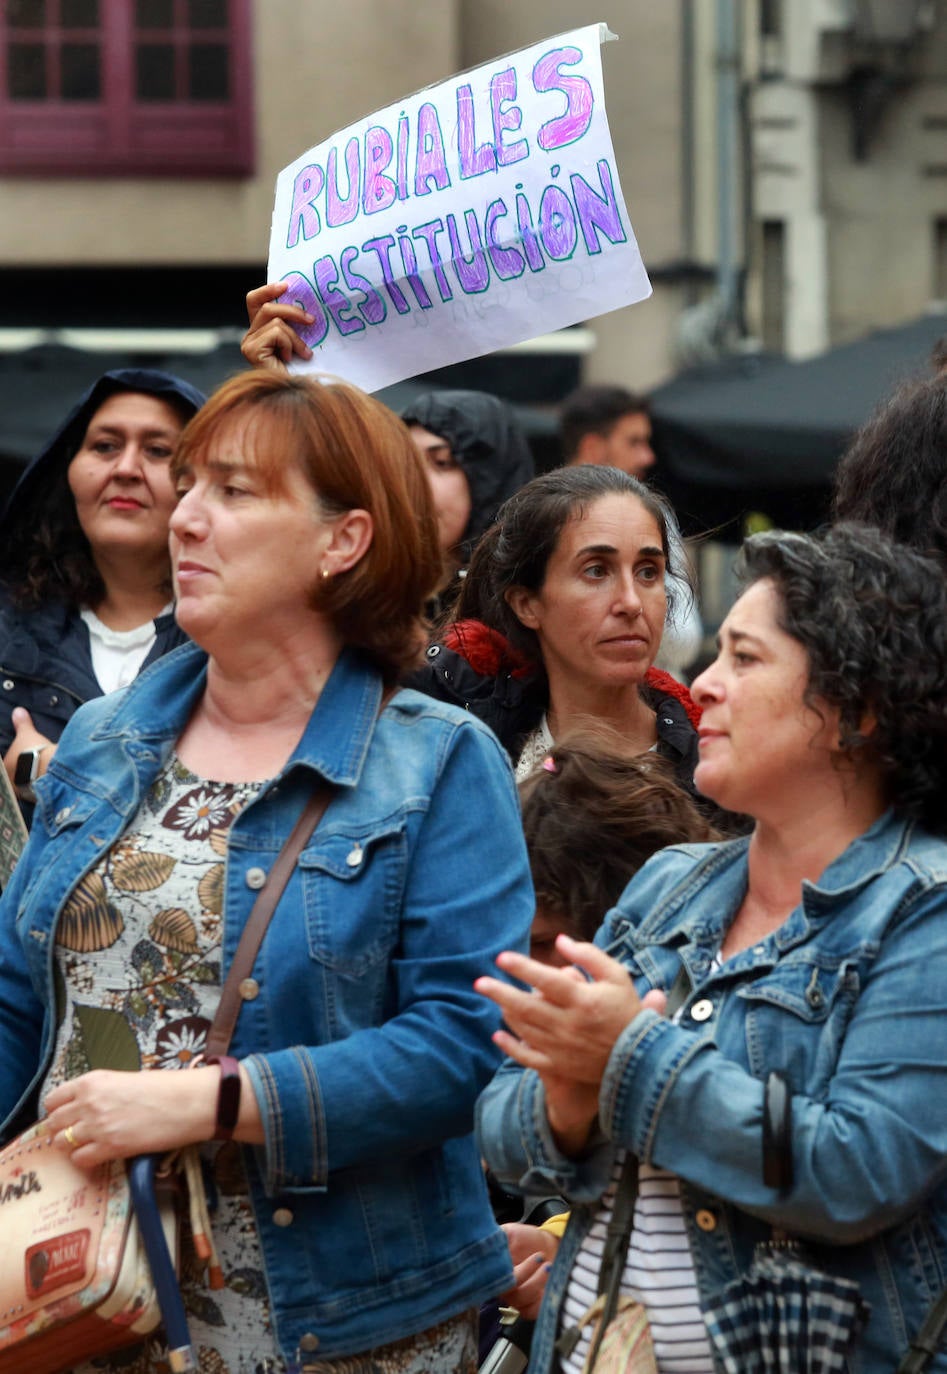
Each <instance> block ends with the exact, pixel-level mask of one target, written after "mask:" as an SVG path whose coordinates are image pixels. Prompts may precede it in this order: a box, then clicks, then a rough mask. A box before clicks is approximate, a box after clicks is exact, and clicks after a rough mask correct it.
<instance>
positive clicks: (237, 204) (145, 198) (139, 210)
mask: <svg viewBox="0 0 947 1374" xmlns="http://www.w3.org/2000/svg"><path fill="white" fill-rule="evenodd" d="M253 11H254V37H253V57H254V84H255V106H256V139H257V162H256V171H255V174H254V175H253V176H252V177H250V178H247V179H231V178H221V179H216V180H208V179H205V178H196V179H192V180H187V179H179V180H176V179H171V178H164V177H154V178H147V179H139V180H129V179H123V178H110V179H103V180H101V181H99V180H94V179H90V178H73V179H66V178H27V177H21V178H12V177H8V178H0V205H2V211H0V266H11V265H24V266H26V265H30V266H37V265H43V264H46V263H55V264H56V265H62V264H64V263H70V264H73V265H82V266H98V265H103V264H114V265H136V264H150V265H164V264H174V263H182V264H183V263H187V264H191V265H193V264H203V263H208V264H227V263H245V262H253V261H262V260H265V258H266V252H267V244H268V240H269V227H270V213H271V210H272V205H273V185H274V182H275V179H276V174H277V172H278V171H279V170H280V168H281V167H284V166H285V165H286V163H288V162H290V161H291V160H292V159H293V158H294V157H295V156H297V154H299V153H300V152H302V151H303V150H304V149H305V148H308V147H311V146H312V144H314V143H317V142H319V141H320V140H321V139H322V138H325V137H328V136H329V135H330V134H331V133H332V132H333V131H334V130H335V129H337V128H340V127H343V126H344V125H345V124H347V123H350V122H351V121H352V120H353V119H357V118H358V117H359V116H361V115H364V114H368V113H369V112H370V111H371V110H373V109H376V108H378V107H379V106H380V105H384V104H386V103H388V102H389V101H393V100H397V99H398V97H399V96H400V95H402V94H404V92H405V91H411V90H414V89H416V88H417V87H419V86H423V85H426V84H428V83H429V82H432V81H437V80H439V79H440V78H441V77H442V76H444V75H446V74H448V73H449V72H451V71H453V70H454V69H455V68H456V65H457V61H458V49H457V14H456V6H455V5H454V4H453V3H441V0H410V3H405V4H402V3H396V4H393V3H391V0H343V3H339V4H330V3H328V2H327V0H255V3H254V6H253Z"/></svg>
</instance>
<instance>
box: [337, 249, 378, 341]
mask: <svg viewBox="0 0 947 1374" xmlns="http://www.w3.org/2000/svg"><path fill="white" fill-rule="evenodd" d="M357 257H358V249H357V248H355V247H349V248H343V249H342V252H341V253H340V254H339V266H340V267H341V269H342V279H343V281H344V282H345V284H346V286H347V287H348V289H349V290H350V291H361V293H362V295H363V296H364V297H365V299H364V300H363V301H362V302H361V304H360V305H359V307H358V311H359V314H360V315H361V316H362V318H363V319H366V320H367V321H368V323H369V324H381V322H382V320H383V319H384V318H385V316H386V315H387V314H388V307H387V305H385V298H384V296H380V295H379V294H378V292H377V291H376V290H375V288H374V286H372V284H371V282H370V281H369V280H368V278H367V277H363V276H362V275H361V274H360V273H358V272H353V271H352V263H353V262H354V261H355V259H356V258H357Z"/></svg>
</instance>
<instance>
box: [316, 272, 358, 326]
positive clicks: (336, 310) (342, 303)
mask: <svg viewBox="0 0 947 1374" xmlns="http://www.w3.org/2000/svg"><path fill="white" fill-rule="evenodd" d="M312 270H313V275H314V276H315V279H316V290H317V291H318V292H319V295H320V297H321V299H322V302H323V304H324V305H325V307H326V309H327V310H328V312H329V314H330V315H331V316H332V318H333V320H335V327H336V329H338V331H339V333H340V334H357V333H358V332H359V330H361V329H364V328H365V322H364V321H363V320H356V319H353V318H352V316H351V314H346V313H345V312H346V311H351V309H352V303H351V301H350V300H349V298H348V297H347V296H343V294H342V292H341V291H340V290H339V289H338V287H339V269H338V267H336V265H335V260H334V259H333V258H331V257H328V256H326V257H324V258H319V259H318V260H317V261H316V262H314V263H313V265H312Z"/></svg>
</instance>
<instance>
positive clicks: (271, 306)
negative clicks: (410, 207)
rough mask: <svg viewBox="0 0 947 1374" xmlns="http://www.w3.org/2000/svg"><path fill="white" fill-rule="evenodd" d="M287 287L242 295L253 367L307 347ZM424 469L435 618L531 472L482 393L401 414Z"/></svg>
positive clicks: (515, 433)
mask: <svg viewBox="0 0 947 1374" xmlns="http://www.w3.org/2000/svg"><path fill="white" fill-rule="evenodd" d="M285 293H286V284H285V282H270V283H267V284H266V285H265V286H259V287H257V288H256V289H255V290H253V291H251V292H249V293H248V295H247V316H248V319H249V328H248V330H247V333H246V334H245V335H244V338H243V342H242V344H241V350H242V352H243V356H244V357H245V358H246V360H247V362H248V363H251V364H252V366H254V367H262V368H264V369H267V370H269V371H276V372H285V371H286V369H287V366H288V364H289V363H290V362H291V361H293V359H300V360H308V359H309V358H311V357H312V350H311V349H310V348H309V346H308V344H306V343H305V341H304V339H303V338H302V337H301V334H300V332H299V331H300V330H303V331H304V330H305V327H306V325H307V324H309V323H311V316H309V315H308V314H307V312H306V311H305V310H304V309H303V308H302V307H301V306H299V305H294V304H292V303H290V302H287V301H284V300H283V299H282V298H283V297H284V296H285ZM402 419H403V420H404V422H405V424H406V425H407V426H408V428H409V430H410V431H411V437H412V439H413V440H414V442H415V444H416V445H417V447H418V450H419V451H420V453H421V455H422V457H423V458H424V462H425V465H426V468H427V473H428V479H429V481H430V484H431V493H432V495H433V497H434V508H435V511H436V513H437V524H438V533H439V538H440V543H441V552H442V554H443V556H444V574H443V577H442V581H441V585H440V587H439V588H438V591H437V596H436V598H435V599H434V600H433V601H432V604H431V606H430V607H429V608H428V609H429V614H430V617H431V618H432V619H434V620H437V619H439V618H440V616H441V615H442V613H443V612H444V611H446V610H447V609H448V608H449V606H450V604H451V602H452V601H453V599H454V598H455V596H456V593H457V585H458V575H459V574H462V573H463V570H464V569H465V568H466V566H467V563H468V561H469V559H470V554H471V552H472V550H473V547H474V545H475V543H476V542H477V540H478V539H479V537H480V535H481V534H482V533H483V532H484V530H485V529H486V528H487V527H488V525H490V524H492V522H493V520H494V518H495V517H496V513H497V511H498V510H499V508H500V506H501V505H502V504H503V502H504V501H505V500H506V499H507V498H508V497H509V496H512V495H513V493H514V492H516V491H519V489H520V487H522V486H523V485H524V484H525V483H526V482H528V481H529V479H530V478H531V477H532V475H533V457H532V454H531V452H530V449H529V445H528V444H527V442H526V437H525V435H524V434H523V431H522V429H521V428H520V425H519V423H518V421H517V419H516V416H515V415H514V413H513V409H512V407H511V406H510V405H508V404H507V403H506V401H502V400H500V398H499V397H498V396H491V395H490V394H489V393H488V392H484V391H455V390H444V391H429V392H425V393H423V394H422V395H420V396H417V397H416V398H415V399H414V400H413V401H412V402H411V403H410V404H409V405H408V406H407V408H406V409H405V410H404V412H403V413H402Z"/></svg>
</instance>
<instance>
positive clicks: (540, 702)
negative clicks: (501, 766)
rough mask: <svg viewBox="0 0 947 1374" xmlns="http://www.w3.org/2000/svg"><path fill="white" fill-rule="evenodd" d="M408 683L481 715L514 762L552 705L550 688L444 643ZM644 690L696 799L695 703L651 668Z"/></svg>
mask: <svg viewBox="0 0 947 1374" xmlns="http://www.w3.org/2000/svg"><path fill="white" fill-rule="evenodd" d="M405 685H406V686H409V687H416V688H417V689H418V690H419V691H422V692H425V693H427V695H428V696H433V697H436V698H437V699H438V700H439V701H446V702H450V703H452V704H453V705H455V706H462V707H463V708H464V709H465V710H467V711H470V712H471V714H472V715H475V716H477V718H478V719H479V720H482V721H483V722H484V723H485V724H486V725H489V726H490V728H491V730H493V732H494V734H495V735H496V736H497V737H498V739H499V740H500V743H501V744H502V745H503V747H504V749H506V751H507V753H508V754H509V755H510V758H511V760H512V761H513V763H514V764H515V763H516V761H517V759H518V758H519V755H520V752H521V751H522V748H523V745H524V743H525V741H526V737H527V736H528V735H529V734H530V732H531V731H533V730H535V728H536V726H537V725H538V724H539V722H540V720H541V718H542V714H543V712H544V711H545V709H546V706H547V704H548V702H547V695H546V690H545V686H544V685H541V684H538V683H537V682H536V680H535V679H530V678H528V677H527V678H523V677H518V676H516V674H515V671H514V670H513V669H511V668H510V667H508V666H501V667H500V669H499V671H498V672H496V673H480V672H478V671H477V670H476V669H475V668H473V667H472V666H471V664H470V663H469V662H468V661H467V659H466V658H464V657H463V655H461V654H459V653H457V652H456V650H454V649H449V648H447V647H446V646H445V645H443V644H432V645H431V646H430V648H429V649H428V651H427V661H426V663H425V664H424V666H423V667H421V668H419V669H417V670H416V671H415V672H414V673H413V674H412V675H411V677H410V678H409V679H408V680H407V682H406V683H405ZM641 690H642V694H643V696H644V698H645V700H646V701H647V703H648V705H649V706H650V707H651V709H652V710H653V711H654V713H655V717H656V723H657V731H658V753H659V754H661V755H662V756H663V757H664V758H666V759H668V760H669V761H670V763H671V764H672V766H673V768H674V773H675V776H676V778H677V780H678V782H679V783H680V784H681V786H682V787H683V788H684V789H685V790H686V791H687V792H689V793H691V795H696V793H695V791H694V769H695V768H696V767H697V757H698V755H697V731H696V729H695V728H694V726H693V725H692V724H691V721H690V719H689V716H688V711H687V706H686V705H685V702H689V701H690V694H689V693H688V691H687V688H686V687H684V686H683V685H682V684H681V683H678V682H676V681H675V680H674V679H673V678H672V677H671V676H670V675H669V674H668V673H662V672H659V671H658V670H657V669H651V670H650V671H649V673H648V677H647V679H646V681H645V683H644V685H643V687H642V689H641Z"/></svg>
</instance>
